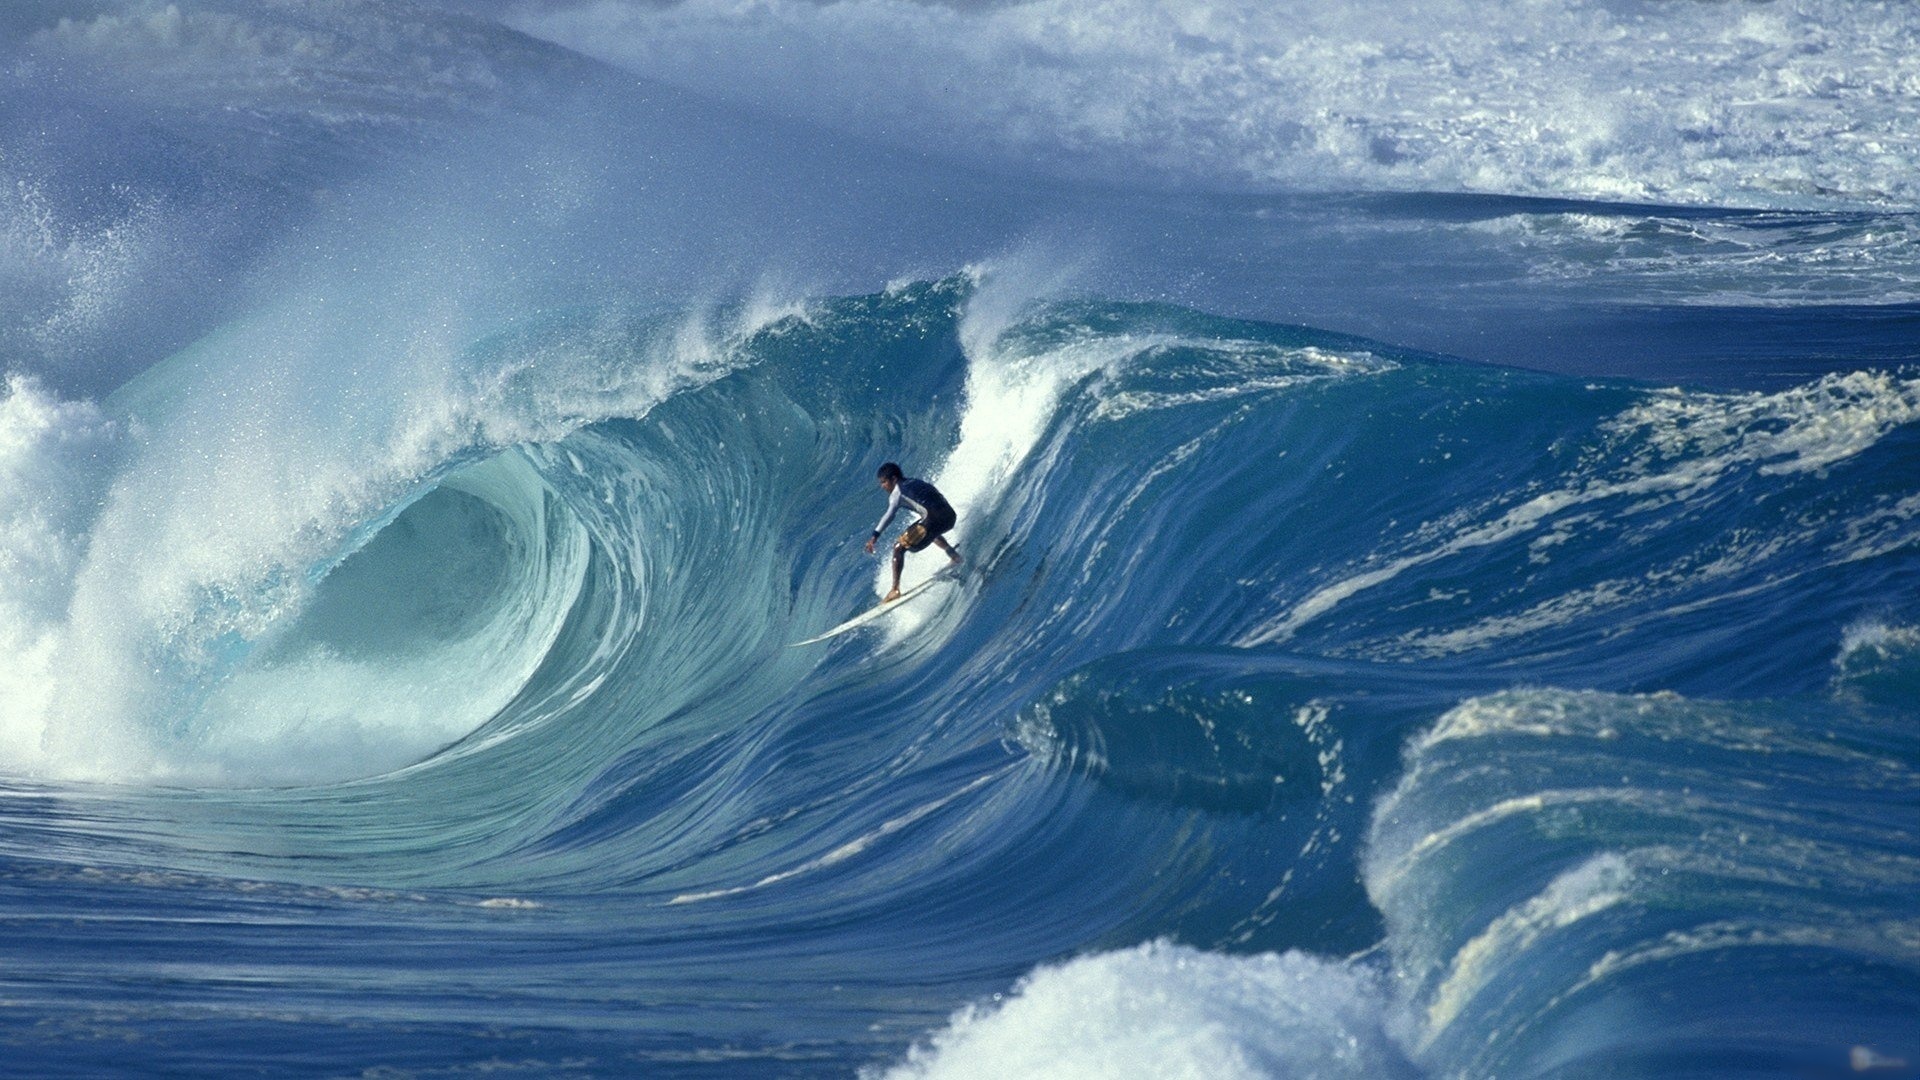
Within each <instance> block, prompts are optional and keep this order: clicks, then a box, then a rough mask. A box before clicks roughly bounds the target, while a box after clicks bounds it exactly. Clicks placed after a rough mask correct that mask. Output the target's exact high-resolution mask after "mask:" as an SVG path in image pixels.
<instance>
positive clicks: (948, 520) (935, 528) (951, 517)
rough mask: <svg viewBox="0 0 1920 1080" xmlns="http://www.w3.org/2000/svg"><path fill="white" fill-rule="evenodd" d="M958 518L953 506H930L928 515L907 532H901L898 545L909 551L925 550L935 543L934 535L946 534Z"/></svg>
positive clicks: (908, 528)
mask: <svg viewBox="0 0 1920 1080" xmlns="http://www.w3.org/2000/svg"><path fill="white" fill-rule="evenodd" d="M958 520H959V517H958V515H956V514H955V513H954V512H953V507H951V506H929V507H927V516H926V517H924V518H921V519H920V520H919V521H916V522H914V523H913V524H912V525H910V526H908V527H907V531H906V532H903V533H901V534H900V540H899V541H898V546H900V547H902V548H905V549H906V550H908V551H925V550H927V545H928V544H931V543H933V540H934V537H936V536H945V535H946V533H947V530H948V529H951V528H953V525H954V522H956V521H958Z"/></svg>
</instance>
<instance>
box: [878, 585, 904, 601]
mask: <svg viewBox="0 0 1920 1080" xmlns="http://www.w3.org/2000/svg"><path fill="white" fill-rule="evenodd" d="M898 599H900V590H899V589H895V590H893V591H892V592H890V593H888V594H887V595H885V596H883V597H881V598H880V602H881V603H883V604H891V603H893V602H894V601H895V600H898Z"/></svg>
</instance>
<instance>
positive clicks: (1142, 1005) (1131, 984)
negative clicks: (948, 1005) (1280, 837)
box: [862, 942, 1416, 1080]
mask: <svg viewBox="0 0 1920 1080" xmlns="http://www.w3.org/2000/svg"><path fill="white" fill-rule="evenodd" d="M1390 1000H1391V999H1390V997H1389V995H1388V993H1387V991H1386V989H1385V987H1384V986H1383V982H1382V980H1381V978H1380V977H1379V975H1378V974H1377V973H1376V972H1374V971H1373V970H1372V969H1370V968H1368V967H1365V966H1363V965H1360V964H1354V963H1343V962H1339V961H1332V960H1321V959H1316V958H1313V957H1310V956H1305V955H1303V954H1300V953H1286V954H1273V953H1267V954H1262V955H1257V956H1228V955H1223V954H1220V953H1211V952H1202V951H1199V950H1196V949H1191V948H1186V947H1183V946H1178V945H1173V944H1169V943H1166V942H1154V943H1151V944H1147V945H1141V946H1138V947H1136V948H1132V949H1126V950H1122V951H1120V952H1111V953H1101V954H1097V955H1093V956H1086V957H1081V958H1079V959H1077V960H1072V961H1069V962H1067V963H1064V964H1059V965H1054V966H1047V967H1042V968H1040V969H1038V970H1036V971H1034V972H1033V973H1032V974H1030V975H1028V976H1027V978H1026V979H1025V980H1023V981H1022V982H1021V984H1020V985H1019V986H1018V987H1016V988H1015V989H1014V991H1013V992H1012V993H1011V994H1010V995H1008V996H1007V997H1006V998H1005V999H1001V998H999V996H998V995H996V997H995V1001H994V1003H992V1004H986V1003H982V1004H981V1005H976V1006H971V1007H969V1008H966V1009H964V1010H962V1011H961V1012H960V1013H958V1014H957V1015H955V1016H954V1018H953V1021H952V1023H951V1024H950V1025H949V1026H948V1027H947V1029H946V1030H944V1031H941V1032H939V1033H937V1034H935V1035H934V1036H932V1037H931V1039H929V1040H928V1041H927V1042H925V1043H923V1044H921V1045H919V1046H916V1047H915V1048H914V1049H913V1050H912V1051H911V1053H910V1054H909V1055H908V1057H907V1059H906V1060H905V1061H903V1062H901V1063H899V1064H897V1065H895V1066H894V1067H892V1068H891V1069H888V1070H886V1071H884V1072H880V1071H871V1070H870V1071H867V1072H864V1073H862V1076H863V1077H865V1078H866V1080H882V1078H885V1080H914V1078H919V1080H942V1078H948V1077H954V1078H959V1077H967V1078H973V1077H988V1076H1006V1077H1013V1076H1020V1077H1048V1078H1053V1080H1077V1078H1081V1077H1085V1078H1087V1080H1131V1078H1139V1080H1176V1078H1191V1080H1242V1078H1244V1080H1254V1078H1268V1077H1273V1078H1278V1077H1289V1078H1308V1077H1327V1078H1334V1077H1370V1078H1380V1077H1394V1076H1412V1075H1416V1073H1415V1070H1414V1069H1413V1067H1412V1066H1411V1065H1409V1064H1408V1062H1407V1060H1406V1058H1405V1056H1404V1055H1403V1054H1402V1052H1401V1050H1400V1047H1399V1044H1398V1043H1397V1042H1396V1041H1395V1039H1394V1037H1393V1035H1392V1034H1391V1029H1392V1028H1393V1027H1394V1025H1395V1023H1396V1021H1395V1020H1394V1017H1395V1016H1396V1015H1397V1012H1396V1010H1395V1008H1394V1007H1393V1006H1392V1005H1391V1004H1390Z"/></svg>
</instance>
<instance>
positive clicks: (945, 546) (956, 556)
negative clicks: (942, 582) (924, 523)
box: [933, 536, 960, 566]
mask: <svg viewBox="0 0 1920 1080" xmlns="http://www.w3.org/2000/svg"><path fill="white" fill-rule="evenodd" d="M933 542H934V543H936V544H939V545H940V550H941V551H944V552H946V553H947V558H949V559H952V560H953V565H955V566H959V565H960V553H959V552H957V551H955V550H953V545H952V544H949V543H947V538H946V537H944V536H936V537H934V538H933Z"/></svg>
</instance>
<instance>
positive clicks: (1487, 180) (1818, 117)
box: [515, 0, 1920, 206]
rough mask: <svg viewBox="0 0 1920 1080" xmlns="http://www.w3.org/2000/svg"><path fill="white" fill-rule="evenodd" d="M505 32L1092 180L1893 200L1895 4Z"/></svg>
mask: <svg viewBox="0 0 1920 1080" xmlns="http://www.w3.org/2000/svg"><path fill="white" fill-rule="evenodd" d="M520 10H521V14H520V16H519V17H518V18H517V19H516V20H515V23H516V25H518V26H520V27H521V28H523V29H525V30H527V31H529V32H531V33H534V34H536V35H539V36H543V37H547V38H549V39H552V40H554V41H557V42H560V43H562V44H565V45H568V46H570V47H573V48H576V49H579V50H580V51H583V52H586V53H588V54H590V55H594V56H598V57H601V58H604V59H608V60H611V61H613V62H616V63H620V64H624V65H626V66H628V67H630V68H632V69H633V70H636V71H639V72H642V73H644V74H647V75H650V76H654V77H657V78H660V79H662V80H665V81H668V82H672V83H676V84H680V85H684V86H688V87H691V88H694V89H697V90H700V91H702V92H705V93H710V94H714V95H716V96H720V97H725V98H730V99H734V100H743V101H747V102H750V103H752V104H755V105H758V106H762V107H765V108H769V109H773V110H775V111H781V112H787V113H792V114H798V115H802V116H805V117H807V118H808V119H812V120H817V121H823V122H826V123H828V124H832V125H837V126H840V127H843V128H846V129H849V130H854V131H859V132H863V133H869V134H877V135H880V136H882V137H884V138H888V139H892V140H894V141H897V142H900V143H904V144H908V145H912V146H915V147H918V148H922V149H930V150H933V151H935V152H939V153H944V154H948V155H951V156H954V157H959V158H979V157H990V158H998V159H1001V160H1006V161H1012V162H1018V163H1020V164H1022V165H1024V166H1029V167H1030V166H1031V165H1033V164H1036V163H1037V164H1039V165H1041V166H1042V167H1046V168H1051V169H1054V170H1057V171H1061V172H1067V173H1071V174H1075V175H1082V176H1094V177H1099V178H1101V179H1103V180H1107V181H1113V180H1120V181H1123V182H1125V181H1129V180H1135V181H1137V180H1142V179H1144V180H1146V181H1148V182H1156V183H1167V182H1171V183H1177V184H1190V183H1196V182H1197V183H1201V184H1206V185H1214V186H1229V187H1240V186H1257V187H1267V186H1276V187H1283V188H1291V189H1298V188H1315V189H1351V188H1356V187H1358V188H1363V189H1386V190H1459V191H1482V192H1501V193H1511V194H1531V195H1570V196H1578V197H1587V198H1599V199H1612V200H1642V201H1662V202H1677V203H1696V204H1709V205H1759V206H1776V205H1802V204H1810V203H1819V202H1823V201H1829V202H1830V201H1840V202H1848V201H1859V202H1869V203H1893V204H1899V205H1907V206H1911V205H1914V204H1915V203H1916V202H1920V175H1917V174H1916V173H1915V172H1914V170H1913V168H1912V162H1913V161H1914V160H1915V158H1916V157H1917V156H1920V120H1916V114H1915V113H1914V111H1913V109H1912V107H1911V102H1912V100H1913V98H1914V96H1915V95H1916V93H1920V73H1916V71H1915V68H1914V66H1913V64H1912V57H1913V56H1914V55H1915V54H1916V53H1920V11H1916V9H1915V8H1913V7H1912V6H1911V5H1905V4H1856V3H1850V2H1845V0H1794V2H1791V3H1784V2H1783V3H1777V4H1769V5H1766V6H1764V7H1754V6H1750V5H1739V4H1616V3H1606V4H1602V3H1590V2H1581V0H1559V2H1539V0H1497V2H1493V3H1471V2H1467V0H1424V2H1421V3H1412V4H1402V5H1384V6H1383V5H1367V6H1365V7H1364V8H1355V7H1354V6H1352V5H1350V4H1343V3H1336V2H1332V0H1281V2H1273V0H1235V2H1228V3H1216V4H1205V5H1168V4H1163V3H1159V2H1157V0H1034V2H1030V3H1022V4H1012V5H998V4H996V5H989V6H984V7H977V8H973V7H969V8H961V7H952V6H946V5H936V4H920V3H912V2H908V0H846V2H842V3H835V4H815V3H810V2H806V0H751V2H743V0H687V2H684V3H679V4H672V5H660V4H655V3H652V2H649V0H591V2H577V3H567V4H560V5H539V6H537V7H536V6H535V5H532V4H526V5H521V8H520Z"/></svg>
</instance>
